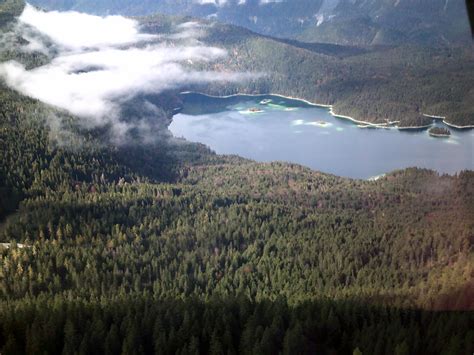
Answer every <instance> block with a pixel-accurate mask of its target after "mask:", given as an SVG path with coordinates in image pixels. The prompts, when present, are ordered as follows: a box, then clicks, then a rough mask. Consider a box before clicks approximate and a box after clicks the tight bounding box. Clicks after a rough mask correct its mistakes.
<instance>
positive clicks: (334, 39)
mask: <svg viewBox="0 0 474 355" xmlns="http://www.w3.org/2000/svg"><path fill="white" fill-rule="evenodd" d="M32 3H33V4H36V5H40V6H44V7H45V8H48V9H62V10H65V9H68V10H78V11H85V12H90V13H95V14H122V15H134V16H136V15H149V14H152V13H154V12H162V13H166V14H174V15H190V16H195V17H207V18H216V19H218V20H219V21H223V22H228V23H231V24H235V25H239V26H243V27H246V28H249V29H251V30H253V31H256V32H258V33H262V34H266V35H271V36H277V37H291V38H299V39H300V40H303V41H306V42H329V43H339V44H350V45H369V44H384V45H391V44H407V43H418V44H425V45H426V44H430V45H436V44H437V45H439V44H450V43H451V44H452V43H468V42H469V41H470V29H469V23H468V17H467V13H466V10H465V5H464V0H287V1H282V2H279V1H278V2H272V1H268V2H261V1H260V0H247V1H245V2H244V3H242V2H241V1H225V2H223V1H221V2H220V4H219V2H217V4H216V3H213V2H210V1H202V2H199V1H192V0H181V1H169V0H148V1H140V2H136V1H130V0H121V1H110V0H109V1H101V2H97V1H91V0H62V1H61V0H34V1H33V2H32Z"/></svg>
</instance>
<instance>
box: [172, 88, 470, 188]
mask: <svg viewBox="0 0 474 355" xmlns="http://www.w3.org/2000/svg"><path fill="white" fill-rule="evenodd" d="M183 100H184V106H183V108H182V110H181V111H180V113H178V114H176V115H175V116H174V117H173V122H172V124H171V125H170V130H171V132H172V133H173V134H174V135H175V136H176V137H184V138H186V139H187V140H189V141H193V142H200V143H204V144H206V145H208V146H209V147H210V148H211V149H213V150H214V151H215V152H217V153H219V154H237V155H240V156H242V157H245V158H249V159H254V160H256V161H261V162H269V161H288V162H293V163H298V164H302V165H305V166H308V167H310V168H312V169H314V170H318V171H322V172H326V173H331V174H336V175H339V176H346V177H352V178H362V179H367V178H370V177H374V176H377V175H381V174H383V173H387V172H390V171H393V170H396V169H402V168H407V167H415V166H416V167H423V168H430V169H433V170H437V171H438V172H440V173H449V174H453V173H456V172H459V171H461V170H466V169H469V170H473V169H474V154H473V149H474V144H473V143H474V130H472V129H471V130H456V129H452V128H450V130H451V137H449V138H434V137H431V136H430V135H429V134H428V131H427V130H419V131H400V130H398V129H370V128H359V127H358V126H357V124H355V123H353V122H351V121H349V120H346V119H342V118H336V117H333V116H332V115H331V114H330V113H329V110H328V109H327V108H323V107H315V106H312V105H309V104H306V103H304V102H302V101H299V100H290V99H284V98H281V97H277V96H258V97H257V96H234V97H230V98H213V97H208V96H205V95H200V94H183ZM263 100H267V101H263ZM270 100H271V101H270ZM253 111H255V112H253ZM434 125H438V126H444V124H443V123H441V122H434Z"/></svg>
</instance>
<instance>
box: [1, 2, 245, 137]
mask: <svg viewBox="0 0 474 355" xmlns="http://www.w3.org/2000/svg"><path fill="white" fill-rule="evenodd" d="M18 29H20V31H21V34H22V36H23V38H24V39H26V40H27V41H28V43H29V44H27V45H25V48H24V50H28V51H32V50H33V51H34V50H37V51H41V52H43V53H46V54H48V55H49V56H50V57H52V59H51V62H50V63H49V64H47V65H44V66H40V67H37V68H35V69H32V70H27V69H26V68H25V67H24V66H22V65H21V64H19V63H18V62H15V61H10V62H6V63H2V64H0V77H1V78H3V79H4V80H5V82H6V83H7V84H8V85H9V86H10V87H12V88H14V89H16V90H18V91H20V92H21V93H23V94H25V95H28V96H30V97H33V98H36V99H39V100H41V101H43V102H45V103H47V104H50V105H54V106H57V107H59V108H62V109H65V110H67V111H69V112H71V113H73V114H74V115H77V116H79V117H81V118H82V120H81V123H82V124H83V125H84V126H85V127H88V128H93V127H95V126H103V125H110V126H111V127H112V129H113V130H115V132H114V134H115V136H116V138H117V139H118V140H120V139H121V137H122V136H124V135H126V133H127V131H128V130H129V129H132V128H133V129H137V128H138V129H140V130H142V131H144V132H146V131H148V130H149V127H147V125H146V124H144V121H143V120H140V117H138V118H137V120H135V122H133V121H131V120H127V122H124V121H123V120H122V119H121V106H122V104H123V103H124V102H126V101H128V100H131V99H133V98H134V97H136V96H138V95H142V94H143V95H148V94H159V93H161V92H163V91H165V90H169V89H176V88H180V87H183V86H185V85H190V84H206V83H211V82H218V81H232V82H237V81H241V80H246V79H249V78H251V76H252V75H251V74H245V73H227V72H215V71H199V70H195V69H193V66H194V65H195V64H196V63H199V62H209V61H214V60H217V59H219V58H222V57H225V56H226V52H225V51H224V50H222V49H220V48H216V47H209V46H205V45H203V44H202V43H201V42H200V41H199V40H198V37H199V36H202V34H203V31H205V30H204V29H203V28H201V27H200V26H199V25H198V24H196V23H193V22H190V23H186V24H182V25H180V26H177V27H176V28H175V33H173V34H171V35H154V34H143V33H140V31H139V25H138V23H137V22H136V21H134V20H131V19H127V18H124V17H121V16H108V17H98V16H92V15H86V14H81V13H77V12H57V11H52V12H43V11H39V10H37V9H35V8H34V7H32V6H30V5H27V6H26V8H25V10H24V12H23V14H22V15H21V17H20V18H19V24H18V26H17V30H18ZM149 111H150V110H149ZM151 111H153V110H151Z"/></svg>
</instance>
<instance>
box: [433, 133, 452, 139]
mask: <svg viewBox="0 0 474 355" xmlns="http://www.w3.org/2000/svg"><path fill="white" fill-rule="evenodd" d="M429 135H430V136H431V137H435V138H449V137H450V136H451V135H450V134H436V133H429Z"/></svg>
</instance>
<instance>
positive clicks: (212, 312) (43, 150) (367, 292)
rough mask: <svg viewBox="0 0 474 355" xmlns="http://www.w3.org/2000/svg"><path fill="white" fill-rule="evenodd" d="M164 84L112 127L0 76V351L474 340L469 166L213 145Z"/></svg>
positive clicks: (464, 350)
mask: <svg viewBox="0 0 474 355" xmlns="http://www.w3.org/2000/svg"><path fill="white" fill-rule="evenodd" d="M9 9H10V10H11V11H12V13H15V11H18V9H15V7H9ZM20 11H21V10H20ZM2 21H3V20H2ZM163 21H165V20H163ZM158 25H159V26H165V25H166V24H165V23H161V24H157V26H158ZM162 28H163V27H162ZM226 38H228V39H229V38H232V37H226ZM258 41H260V40H258ZM261 41H263V39H262V40H261ZM272 41H273V40H272ZM262 43H263V42H262ZM271 43H276V42H271ZM246 45H248V44H245V46H246ZM278 45H280V44H278ZM282 46H286V44H285V45H282ZM302 52H303V53H307V50H306V49H304V50H302ZM372 55H376V54H372ZM8 58H16V59H17V60H20V61H21V62H22V63H24V64H25V65H27V66H29V67H34V66H36V65H38V64H40V63H43V62H45V61H47V58H45V57H43V56H41V55H32V54H28V53H22V54H20V53H17V52H15V51H14V50H11V51H3V52H2V54H1V55H0V59H1V60H0V61H4V60H6V59H8ZM235 58H237V60H238V58H239V57H235ZM235 58H234V59H235ZM170 97H173V95H172V93H171V94H170V93H166V94H164V95H162V96H160V98H157V100H162V101H163V113H164V115H163V117H161V118H160V119H161V120H162V121H161V122H160V124H157V126H156V127H157V129H160V132H159V135H158V137H159V139H157V140H156V141H155V142H152V143H147V144H138V142H133V140H132V141H130V142H128V143H127V144H121V145H114V144H112V143H111V142H110V141H109V139H108V135H107V127H105V128H103V129H93V130H92V129H91V130H87V129H84V128H81V126H79V125H77V118H76V117H74V116H71V115H69V114H67V113H65V112H63V111H59V110H57V109H55V108H52V107H49V106H46V105H44V104H42V103H40V102H38V101H35V100H33V99H30V98H27V97H24V96H22V95H20V94H18V93H16V92H14V91H12V90H10V89H8V88H7V87H6V86H4V85H3V84H1V86H0V152H1V154H0V242H1V243H2V244H1V245H0V353H1V354H23V353H27V354H42V353H50V354H56V353H64V354H95V353H97V354H101V353H107V354H120V353H121V354H151V353H155V354H175V353H180V354H199V353H202V354H237V353H245V354H277V353H284V354H316V353H318V354H335V353H336V354H347V353H349V354H350V353H353V354H361V353H362V354H384V353H385V354H400V355H401V354H415V353H419V354H472V352H473V350H474V349H473V344H474V331H473V329H474V315H473V313H472V310H473V309H474V304H473V299H474V283H473V278H472V276H473V273H474V260H473V257H474V256H473V255H474V254H473V244H474V220H473V218H472V217H473V216H474V172H472V171H463V172H460V173H459V174H457V175H455V176H448V175H442V176H440V175H439V174H437V173H435V172H433V171H429V170H423V169H416V168H412V169H406V170H402V171H395V172H392V173H389V174H387V175H386V176H385V177H383V178H380V179H378V180H377V181H362V180H351V179H345V178H340V177H336V176H332V175H328V174H324V173H321V172H315V171H312V170H310V169H307V168H304V167H301V166H299V165H294V164H288V163H267V164H263V163H256V162H253V161H248V160H245V159H242V158H239V157H236V156H220V155H216V154H214V153H213V152H212V151H210V150H209V149H208V148H206V147H205V146H203V145H200V144H194V143H189V142H186V141H183V140H180V139H175V138H173V137H171V136H170V134H169V132H168V131H167V129H166V125H167V124H168V123H169V115H170V108H171V107H173V106H174V102H173V105H171V104H170V103H169V102H170V100H171V98H170ZM130 112H134V111H133V110H131V111H130ZM130 119H133V117H131V118H130ZM53 123H54V124H53Z"/></svg>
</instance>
